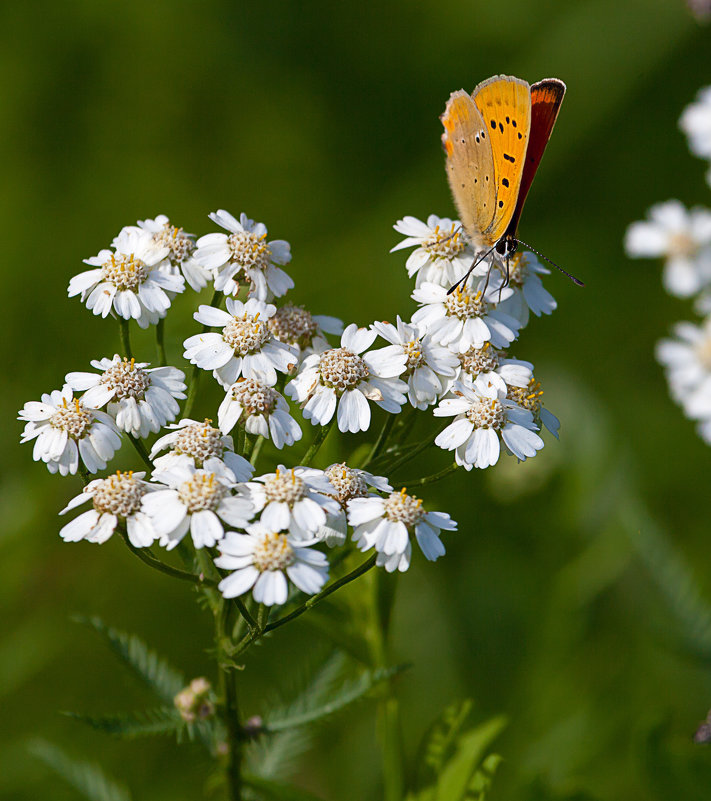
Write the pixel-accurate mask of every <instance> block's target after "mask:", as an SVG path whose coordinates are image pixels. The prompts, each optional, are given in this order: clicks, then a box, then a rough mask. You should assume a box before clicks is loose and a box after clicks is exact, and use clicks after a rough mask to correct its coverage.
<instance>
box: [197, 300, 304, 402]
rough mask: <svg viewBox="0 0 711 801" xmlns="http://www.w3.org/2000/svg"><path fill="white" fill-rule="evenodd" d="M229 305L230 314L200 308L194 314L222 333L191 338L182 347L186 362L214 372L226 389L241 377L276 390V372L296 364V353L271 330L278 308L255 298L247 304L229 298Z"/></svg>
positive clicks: (203, 307) (211, 307) (213, 308)
mask: <svg viewBox="0 0 711 801" xmlns="http://www.w3.org/2000/svg"><path fill="white" fill-rule="evenodd" d="M226 305H227V311H222V309H216V308H215V307H214V306H200V308H199V309H198V310H197V312H195V314H194V315H193V317H194V318H195V319H196V320H197V321H198V322H199V323H202V324H203V325H206V326H210V327H212V328H221V329H222V331H221V332H220V333H219V334H218V333H213V332H206V333H203V334H195V335H194V336H191V337H188V338H187V339H186V340H185V342H184V343H183V344H184V346H185V354H184V356H185V358H186V359H188V360H189V361H190V362H191V363H192V364H197V366H198V367H202V369H203V370H212V374H213V375H214V376H215V378H216V379H217V380H218V381H219V383H220V384H221V385H222V386H223V387H224V388H225V389H227V388H228V387H231V386H232V384H234V383H235V382H236V381H237V379H238V378H239V377H240V376H244V377H245V378H254V379H256V380H258V381H262V382H264V383H265V384H268V385H269V386H274V384H276V382H277V374H276V371H277V370H279V371H280V372H282V373H288V372H289V371H290V370H291V369H292V368H293V367H295V366H296V362H297V356H296V352H295V351H294V349H293V348H291V347H290V346H289V345H285V344H284V343H283V342H279V340H278V339H276V338H275V337H274V335H273V334H272V332H271V331H270V330H269V320H270V318H271V317H273V316H274V314H275V312H276V307H275V306H272V305H271V303H269V304H267V303H262V301H260V300H257V299H256V298H250V299H249V300H248V301H247V302H246V303H242V301H239V300H233V299H232V298H227V304H226Z"/></svg>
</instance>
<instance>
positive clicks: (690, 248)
mask: <svg viewBox="0 0 711 801" xmlns="http://www.w3.org/2000/svg"><path fill="white" fill-rule="evenodd" d="M679 125H680V127H681V129H682V130H683V131H684V133H686V135H687V136H688V139H689V148H690V149H691V152H692V153H694V154H695V155H697V156H701V157H703V158H707V159H710V160H711V87H706V88H705V89H702V90H701V91H700V92H699V95H698V99H697V101H696V102H695V103H693V104H692V105H690V106H688V107H687V108H686V109H685V110H684V112H683V113H682V115H681V119H680V120H679ZM707 179H708V180H709V183H711V170H710V171H709V172H708V173H707ZM625 249H626V251H627V254H628V255H629V256H632V257H635V258H662V259H663V260H664V267H663V272H662V282H663V284H664V288H665V289H666V291H667V292H668V293H669V294H670V295H673V296H675V297H678V298H693V300H694V308H695V311H696V312H697V313H698V314H699V315H700V316H701V317H702V319H701V320H700V321H698V322H681V323H677V324H676V325H675V326H674V327H673V329H672V333H673V337H672V338H668V339H663V340H661V341H660V342H658V343H657V348H656V356H657V360H658V361H659V362H660V364H661V365H662V366H663V367H664V369H665V372H666V377H667V382H668V384H669V392H670V394H671V396H672V398H673V399H674V401H675V402H676V403H678V404H679V405H680V406H681V407H682V409H683V411H684V414H685V415H686V416H687V417H688V418H690V419H691V420H694V421H696V424H697V430H698V433H699V435H700V436H701V437H702V439H703V440H704V441H705V442H707V443H708V444H710V445H711V209H706V208H701V207H698V208H693V209H686V208H685V207H684V205H683V204H682V203H681V202H680V201H678V200H668V201H667V202H665V203H659V204H657V205H655V206H652V208H651V209H650V210H649V215H648V219H647V220H644V221H639V222H634V223H632V224H631V225H630V226H629V228H628V229H627V233H626V236H625Z"/></svg>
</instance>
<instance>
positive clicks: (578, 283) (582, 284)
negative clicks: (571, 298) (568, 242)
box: [516, 238, 585, 286]
mask: <svg viewBox="0 0 711 801" xmlns="http://www.w3.org/2000/svg"><path fill="white" fill-rule="evenodd" d="M516 241H517V242H518V243H519V245H523V246H524V247H526V248H528V249H529V250H532V251H533V252H534V253H535V254H536V256H540V257H541V258H542V259H544V260H545V261H547V262H548V264H552V265H553V266H554V267H555V268H556V270H560V272H562V273H563V275H567V276H568V278H570V280H571V281H572V282H573V283H574V284H577V285H578V286H585V284H584V283H583V282H582V281H581V280H580V279H579V278H576V277H575V276H574V275H571V274H570V273H569V272H568V271H567V270H564V269H563V268H562V267H561V266H560V265H559V264H556V263H555V262H554V261H553V259H549V258H548V256H544V255H543V254H542V253H541V252H540V251H539V250H536V249H535V248H534V247H531V246H530V245H529V244H528V242H524V241H523V239H518V238H517V239H516Z"/></svg>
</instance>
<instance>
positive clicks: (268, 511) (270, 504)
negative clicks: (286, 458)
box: [245, 465, 339, 540]
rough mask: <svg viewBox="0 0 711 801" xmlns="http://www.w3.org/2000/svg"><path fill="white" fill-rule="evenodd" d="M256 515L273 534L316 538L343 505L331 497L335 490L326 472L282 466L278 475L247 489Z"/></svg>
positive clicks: (257, 481)
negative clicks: (327, 521) (327, 520)
mask: <svg viewBox="0 0 711 801" xmlns="http://www.w3.org/2000/svg"><path fill="white" fill-rule="evenodd" d="M245 486H246V489H247V491H248V492H249V496H250V499H251V501H252V505H253V506H254V511H255V513H259V512H261V516H260V518H259V520H260V522H261V524H262V525H263V526H265V527H266V528H267V529H268V530H269V531H289V532H290V533H291V534H292V535H293V536H294V537H295V538H296V539H299V540H306V539H311V538H313V536H314V534H315V533H316V532H317V531H318V530H319V528H320V527H321V526H323V525H325V524H326V518H327V516H328V515H335V514H337V513H338V510H339V505H338V502H337V501H336V500H334V498H332V497H330V494H329V493H333V487H332V486H331V484H330V483H329V480H328V478H327V477H326V474H325V473H324V472H323V470H314V469H313V468H310V467H292V468H291V470H287V469H286V468H285V467H284V465H279V467H277V469H276V472H275V473H267V474H266V475H263V476H259V477H258V478H255V479H254V481H250V482H249V483H248V484H246V485H245Z"/></svg>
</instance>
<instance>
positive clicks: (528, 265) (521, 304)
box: [499, 251, 558, 328]
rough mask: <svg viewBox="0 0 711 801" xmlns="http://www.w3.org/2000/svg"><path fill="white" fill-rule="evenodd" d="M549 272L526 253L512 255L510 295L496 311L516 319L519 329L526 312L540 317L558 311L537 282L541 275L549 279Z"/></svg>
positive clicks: (552, 300) (527, 316)
mask: <svg viewBox="0 0 711 801" xmlns="http://www.w3.org/2000/svg"><path fill="white" fill-rule="evenodd" d="M550 272H551V271H550V270H549V269H548V268H546V267H544V266H543V265H542V264H541V263H540V262H539V261H538V259H537V258H536V256H535V254H534V253H530V252H529V251H525V252H523V253H514V255H513V256H512V257H511V258H510V259H509V285H510V286H511V287H512V289H513V290H514V293H513V295H511V296H510V297H509V298H508V299H507V300H505V301H504V302H503V303H501V305H500V306H499V309H500V310H501V311H502V312H506V314H510V315H511V316H512V317H514V318H515V319H517V320H518V321H519V323H520V324H521V328H523V327H524V326H526V325H528V318H529V313H530V312H533V313H534V314H535V315H536V317H540V316H541V315H542V314H551V313H552V312H553V311H554V310H555V309H556V308H557V307H558V304H557V303H556V300H555V298H554V297H553V295H551V293H550V292H549V291H548V290H547V289H545V288H544V286H543V283H542V282H541V278H540V276H541V275H550Z"/></svg>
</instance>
